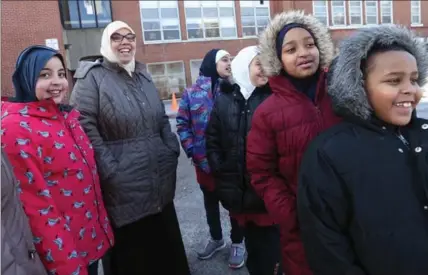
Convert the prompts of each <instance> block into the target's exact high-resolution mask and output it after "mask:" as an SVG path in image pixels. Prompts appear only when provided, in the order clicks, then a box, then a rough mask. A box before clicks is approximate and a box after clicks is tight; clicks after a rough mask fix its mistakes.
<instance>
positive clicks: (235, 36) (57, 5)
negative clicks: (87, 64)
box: [1, 0, 428, 98]
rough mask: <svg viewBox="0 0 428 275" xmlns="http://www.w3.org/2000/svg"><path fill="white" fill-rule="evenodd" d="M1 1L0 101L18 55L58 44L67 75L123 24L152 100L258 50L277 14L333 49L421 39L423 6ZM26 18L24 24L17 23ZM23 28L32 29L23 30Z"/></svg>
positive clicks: (373, 1)
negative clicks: (395, 31)
mask: <svg viewBox="0 0 428 275" xmlns="http://www.w3.org/2000/svg"><path fill="white" fill-rule="evenodd" d="M262 2H263V4H261V3H260V1H225V0H221V1H194V0H192V1H183V0H173V1H146V0H145V1H108V0H107V1H106V0H103V1H98V0H89V1H86V0H85V1H77V2H76V1H71V0H70V1H66V0H65V1H64V0H61V1H2V2H1V20H2V47H1V58H2V59H1V61H2V93H3V95H4V93H5V92H6V93H11V92H12V83H11V74H12V72H13V67H14V64H15V60H16V57H17V55H18V53H19V52H20V51H21V50H22V49H23V48H25V47H26V46H28V45H31V44H35V43H39V44H40V43H41V44H44V43H46V39H57V40H58V46H59V49H60V50H61V51H62V52H63V53H65V55H66V58H67V63H68V64H67V66H68V69H69V70H70V71H71V72H73V71H74V70H75V69H76V68H77V66H78V61H79V59H80V58H81V57H83V56H87V55H96V54H98V53H99V46H100V41H101V34H102V30H103V27H104V26H105V25H106V24H108V23H109V22H111V20H122V21H125V22H127V23H128V24H129V25H130V26H131V27H132V28H133V29H134V30H135V32H136V33H137V34H138V40H137V59H138V60H139V61H142V62H144V63H146V64H147V67H148V70H149V71H150V72H151V74H152V75H153V77H154V79H155V81H156V85H157V87H158V89H159V92H160V94H161V96H162V97H163V98H168V97H170V95H171V91H177V92H181V91H182V89H183V88H184V87H185V86H188V85H190V84H191V83H192V81H193V79H194V78H195V77H196V76H197V74H198V68H199V65H200V61H201V59H202V58H203V56H204V54H205V53H206V52H207V51H208V50H210V49H212V48H223V49H226V50H228V51H229V52H230V53H231V55H232V56H233V55H235V54H236V53H237V52H238V51H239V50H240V49H242V48H243V47H245V46H249V45H254V44H256V43H257V39H256V36H257V34H258V33H259V32H261V31H262V30H263V29H264V27H265V26H266V24H267V23H268V21H269V19H270V18H272V17H273V16H274V15H275V14H276V13H279V12H281V11H285V10H290V9H301V10H305V11H306V12H307V13H313V14H314V15H315V16H317V17H318V18H319V19H320V20H322V21H323V22H325V24H327V25H328V26H329V27H330V29H331V32H332V36H333V38H334V39H335V41H340V39H342V38H343V37H346V36H347V35H349V34H350V33H351V32H352V31H354V30H356V29H359V28H363V27H365V26H367V25H376V24H390V23H393V24H402V25H406V26H408V27H411V28H412V29H413V30H414V31H416V32H417V33H418V34H419V36H420V37H421V39H426V38H427V37H428V16H425V17H424V16H423V15H428V1H398V0H394V1H385V0H382V1H378V0H362V1H341V0H329V1H326V0H324V1H276V0H275V1H274V0H271V1H262ZM22 18H25V19H26V20H22ZM27 22H31V23H30V24H28V23H27Z"/></svg>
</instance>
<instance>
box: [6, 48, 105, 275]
mask: <svg viewBox="0 0 428 275" xmlns="http://www.w3.org/2000/svg"><path fill="white" fill-rule="evenodd" d="M13 84H14V86H15V92H16V98H15V99H14V100H13V101H14V102H4V103H3V104H2V120H1V123H2V128H1V139H2V147H3V148H4V150H5V152H6V153H7V155H8V157H9V160H10V162H11V164H12V166H13V168H14V173H15V176H16V177H17V179H18V181H19V184H18V192H19V193H20V198H21V201H22V204H23V206H24V210H25V213H26V215H27V216H28V218H29V222H30V226H31V229H32V233H33V236H34V243H35V245H36V250H37V252H38V253H39V255H40V258H41V259H42V262H43V264H44V266H45V268H46V269H47V270H48V271H49V272H50V273H51V274H58V275H70V274H74V275H77V274H80V275H82V274H83V275H86V274H89V275H93V274H94V275H96V274H97V273H98V271H97V267H98V260H99V259H100V258H101V257H102V256H103V255H104V254H105V253H106V251H107V250H108V249H109V247H111V246H112V245H113V235H112V231H111V228H110V224H109V220H108V218H107V214H106V211H105V209H104V204H103V201H102V196H101V190H100V185H99V179H98V174H97V169H96V164H95V159H94V152H93V150H92V146H91V143H90V142H89V140H88V138H87V136H86V134H85V132H84V131H83V130H82V128H81V126H80V124H79V122H78V117H79V112H78V111H77V110H75V109H72V108H70V107H69V106H67V105H62V104H60V102H61V101H62V100H63V98H64V97H65V95H66V93H67V92H68V81H67V78H66V74H65V66H64V60H63V57H62V56H61V55H60V54H59V53H58V52H56V51H55V50H53V49H51V48H47V47H44V46H31V47H29V48H27V49H25V50H24V51H23V52H22V53H21V54H20V56H19V57H18V60H17V63H16V70H15V73H14V75H13Z"/></svg>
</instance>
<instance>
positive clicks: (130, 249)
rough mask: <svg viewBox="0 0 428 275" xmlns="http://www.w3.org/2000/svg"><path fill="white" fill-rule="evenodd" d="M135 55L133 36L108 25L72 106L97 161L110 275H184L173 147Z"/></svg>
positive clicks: (83, 68) (81, 72)
mask: <svg viewBox="0 0 428 275" xmlns="http://www.w3.org/2000/svg"><path fill="white" fill-rule="evenodd" d="M135 51H136V35H135V33H134V31H133V30H132V29H131V28H130V27H129V26H128V25H127V24H126V23H124V22H121V21H115V22H112V23H110V24H109V25H108V26H107V27H106V28H105V30H104V33H103V36H102V41H101V54H102V58H100V59H98V60H96V61H95V62H82V63H81V65H80V67H79V68H78V69H77V71H76V73H75V78H76V79H77V82H76V85H75V86H74V89H73V93H72V96H71V103H72V104H73V105H75V106H76V108H77V109H78V110H79V111H80V112H81V114H82V116H81V124H82V126H83V128H84V129H85V131H86V133H87V135H88V137H89V138H90V139H91V142H92V144H93V146H94V149H95V153H96V158H97V164H98V168H99V175H100V178H101V188H102V191H103V196H104V202H105V206H106V208H107V211H108V214H109V215H110V216H111V220H112V223H113V228H114V234H115V240H116V244H115V246H114V247H113V250H112V254H111V269H112V272H113V274H115V275H121V274H180V275H181V274H182V275H188V274H189V273H190V272H189V268H188V264H187V259H186V255H185V251H184V245H183V241H182V238H181V232H180V228H179V225H178V220H177V215H176V212H175V207H174V204H173V199H174V195H175V184H176V169H177V163H178V156H179V154H180V148H179V143H178V140H177V137H176V135H175V134H174V133H173V132H171V126H170V124H169V119H168V116H167V115H166V114H165V109H164V105H163V103H162V101H161V100H160V98H159V95H158V92H157V90H156V88H155V85H154V83H153V80H152V78H151V76H150V75H149V74H148V73H147V72H146V69H145V65H144V64H141V63H139V62H136V61H135ZM165 259H167V262H165Z"/></svg>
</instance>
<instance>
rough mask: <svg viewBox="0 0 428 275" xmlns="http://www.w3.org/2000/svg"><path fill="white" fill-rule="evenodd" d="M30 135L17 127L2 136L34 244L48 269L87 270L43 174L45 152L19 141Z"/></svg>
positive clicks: (60, 274)
mask: <svg viewBox="0 0 428 275" xmlns="http://www.w3.org/2000/svg"><path fill="white" fill-rule="evenodd" d="M16 137H20V138H25V139H30V140H31V142H34V140H33V139H31V136H29V135H28V134H27V135H25V133H20V132H19V131H17V132H16V133H13V135H4V136H2V142H3V143H4V144H6V147H5V151H6V153H7V155H8V157H9V161H10V163H11V165H12V166H13V168H14V169H13V172H14V174H15V176H16V178H17V180H18V182H19V190H20V198H21V201H22V205H23V208H24V211H25V214H26V215H27V217H28V220H29V223H30V227H31V231H32V233H33V236H34V238H35V239H38V241H37V242H35V247H36V250H37V252H38V254H39V255H40V258H41V260H42V262H43V264H44V266H45V268H46V269H47V270H48V271H51V272H52V271H55V272H56V273H55V274H58V275H70V274H73V272H75V271H77V270H80V273H79V274H84V275H86V274H87V267H86V264H85V262H84V261H83V260H82V258H81V257H80V256H79V255H77V253H78V252H77V250H76V243H75V241H74V238H73V236H72V235H71V234H70V233H69V231H68V230H66V229H67V228H68V226H67V224H66V220H65V217H63V216H62V214H61V213H60V211H59V210H58V208H57V207H56V203H55V201H54V199H53V198H52V197H51V194H50V192H49V188H48V186H47V184H46V182H45V179H44V177H43V172H42V171H43V167H42V163H43V156H41V155H40V153H38V152H37V149H36V148H35V146H34V145H31V144H30V145H16V144H15V142H16V141H15V138H16Z"/></svg>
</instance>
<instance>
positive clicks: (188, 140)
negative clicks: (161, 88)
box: [177, 49, 245, 268]
mask: <svg viewBox="0 0 428 275" xmlns="http://www.w3.org/2000/svg"><path fill="white" fill-rule="evenodd" d="M230 61H231V60H230V54H229V53H228V52H227V51H225V50H220V49H212V50H210V51H209V52H208V53H207V54H206V55H205V57H204V59H203V61H202V64H201V68H200V73H199V77H198V79H197V80H196V83H195V84H193V85H192V86H191V87H190V88H187V89H186V90H185V91H184V93H183V96H182V98H181V101H180V107H179V110H178V114H177V132H178V135H179V137H180V142H181V146H182V147H183V149H184V151H185V152H186V154H187V156H188V157H189V158H191V159H192V161H193V164H194V165H195V170H196V178H197V181H198V183H199V184H200V187H201V189H202V192H203V194H204V205H205V211H206V216H207V223H208V226H209V229H210V235H211V239H210V240H209V241H208V243H207V245H206V246H205V248H204V249H203V251H201V252H199V253H198V257H199V258H200V259H202V260H206V259H210V258H211V257H212V256H213V255H214V254H215V253H216V252H217V251H219V250H221V249H223V248H224V247H225V246H226V243H225V242H224V240H223V236H222V228H221V223H220V209H219V200H218V198H217V196H215V194H214V192H213V191H214V179H213V177H212V175H211V171H210V168H209V166H208V161H207V158H206V152H205V129H206V127H207V125H208V120H209V117H210V113H211V110H212V108H213V104H214V99H215V97H216V96H217V95H218V94H219V92H220V91H219V89H220V85H219V83H220V82H221V81H223V80H224V81H227V79H228V78H229V77H230V76H231V68H230ZM231 224H232V232H231V239H232V246H231V253H230V255H231V256H230V257H229V266H230V267H231V268H240V267H242V266H243V265H244V255H245V249H244V248H243V245H242V241H243V233H242V231H241V229H240V228H239V225H238V223H237V222H236V221H235V220H232V219H231Z"/></svg>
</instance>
